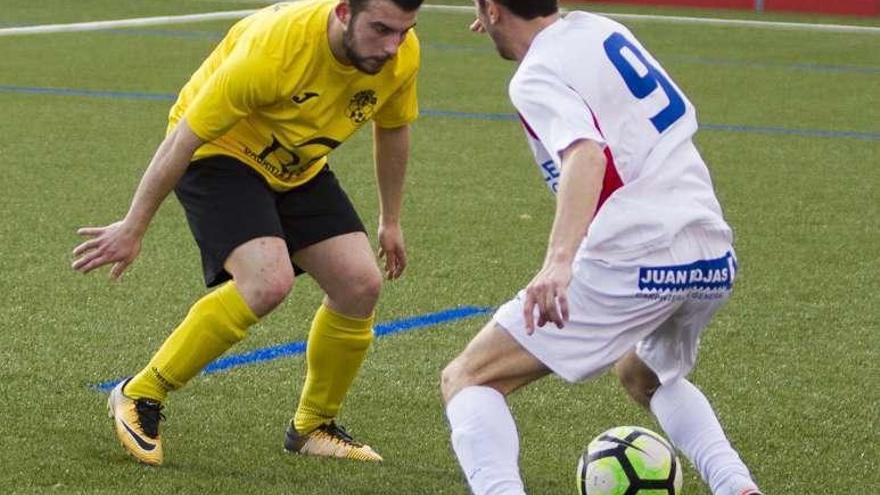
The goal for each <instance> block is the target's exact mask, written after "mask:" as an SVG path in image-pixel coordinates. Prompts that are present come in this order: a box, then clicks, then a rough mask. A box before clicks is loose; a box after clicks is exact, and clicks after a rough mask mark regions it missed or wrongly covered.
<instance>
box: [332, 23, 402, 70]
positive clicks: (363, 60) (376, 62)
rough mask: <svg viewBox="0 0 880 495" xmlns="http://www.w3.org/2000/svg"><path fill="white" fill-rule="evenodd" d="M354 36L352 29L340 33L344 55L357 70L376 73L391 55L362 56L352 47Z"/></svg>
mask: <svg viewBox="0 0 880 495" xmlns="http://www.w3.org/2000/svg"><path fill="white" fill-rule="evenodd" d="M354 44H355V43H354V37H353V36H352V29H348V30H347V31H345V33H343V34H342V47H343V49H344V50H345V57H346V58H348V60H349V61H350V62H351V65H353V66H354V67H355V68H356V69H357V70H359V71H361V72H364V73H366V74H370V75H374V74H378V73H379V71H381V70H382V67H384V66H385V62H387V61H388V60H389V59H390V58H391V57H362V56H361V55H360V54H358V53H357V51H356V50H355V47H354Z"/></svg>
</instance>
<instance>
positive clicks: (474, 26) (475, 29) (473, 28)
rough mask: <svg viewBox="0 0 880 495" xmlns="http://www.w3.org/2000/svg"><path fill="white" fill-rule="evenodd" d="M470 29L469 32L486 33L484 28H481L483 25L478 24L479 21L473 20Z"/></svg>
mask: <svg viewBox="0 0 880 495" xmlns="http://www.w3.org/2000/svg"><path fill="white" fill-rule="evenodd" d="M470 29H471V31H473V32H475V33H479V34H482V33H485V32H486V28H484V27H483V23H482V22H480V20H479V19H474V22H472V23H471V27H470Z"/></svg>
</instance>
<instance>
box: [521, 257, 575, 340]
mask: <svg viewBox="0 0 880 495" xmlns="http://www.w3.org/2000/svg"><path fill="white" fill-rule="evenodd" d="M571 270H572V269H571V263H560V262H550V261H548V262H547V263H544V267H543V268H541V271H540V272H538V274H537V275H535V278H533V279H532V281H531V282H529V285H527V286H526V300H525V304H524V305H523V317H524V318H525V322H526V333H527V334H529V335H531V334H533V333H535V308H537V309H538V322H537V323H538V324H537V326H539V327H542V326H544V324H546V323H549V322H553V323H555V324H556V327H557V328H562V327H563V326H565V322H566V321H568V296H567V295H566V294H567V291H568V285H569V284H570V283H571V276H572V275H571V273H572V271H571Z"/></svg>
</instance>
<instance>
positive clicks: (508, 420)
mask: <svg viewBox="0 0 880 495" xmlns="http://www.w3.org/2000/svg"><path fill="white" fill-rule="evenodd" d="M446 417H447V418H448V419H449V426H450V427H451V429H452V448H453V450H455V455H456V456H457V457H458V462H459V464H461V468H462V470H463V471H464V474H465V476H466V477H467V480H468V483H469V484H470V486H471V490H472V491H473V492H474V494H476V495H502V494H503V495H524V494H525V489H524V488H523V483H522V479H521V478H520V476H519V465H518V462H519V435H518V434H517V432H516V424H515V423H514V422H513V416H512V415H511V414H510V409H508V407H507V402H505V400H504V396H503V395H501V393H500V392H498V391H497V390H495V389H494V388H491V387H482V386H479V387H476V386H475V387H465V388H463V389H462V390H461V391H459V392H458V393H457V394H456V395H455V397H453V398H452V400H451V401H449V404H447V406H446Z"/></svg>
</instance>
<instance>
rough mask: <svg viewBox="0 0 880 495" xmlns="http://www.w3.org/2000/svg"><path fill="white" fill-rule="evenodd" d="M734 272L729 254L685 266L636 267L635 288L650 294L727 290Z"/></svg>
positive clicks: (734, 264) (733, 263) (729, 287)
mask: <svg viewBox="0 0 880 495" xmlns="http://www.w3.org/2000/svg"><path fill="white" fill-rule="evenodd" d="M735 273H736V260H735V259H734V258H733V255H732V254H731V253H729V252H728V253H727V254H725V255H724V256H722V257H720V258H715V259H711V260H699V261H695V262H693V263H689V264H687V265H673V266H644V267H640V268H639V290H641V291H643V292H651V293H668V292H672V293H675V292H684V291H693V290H697V291H718V290H730V289H731V288H732V287H733V278H734V275H735Z"/></svg>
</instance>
